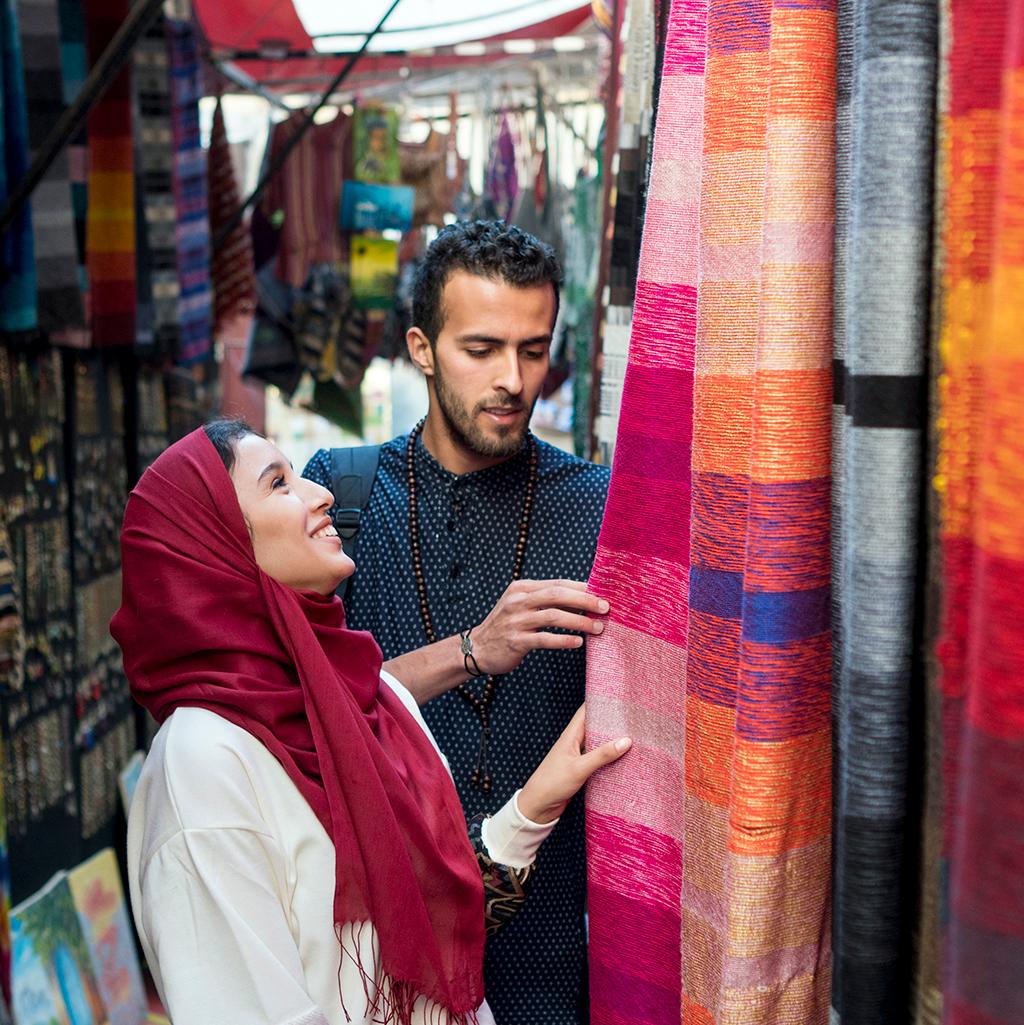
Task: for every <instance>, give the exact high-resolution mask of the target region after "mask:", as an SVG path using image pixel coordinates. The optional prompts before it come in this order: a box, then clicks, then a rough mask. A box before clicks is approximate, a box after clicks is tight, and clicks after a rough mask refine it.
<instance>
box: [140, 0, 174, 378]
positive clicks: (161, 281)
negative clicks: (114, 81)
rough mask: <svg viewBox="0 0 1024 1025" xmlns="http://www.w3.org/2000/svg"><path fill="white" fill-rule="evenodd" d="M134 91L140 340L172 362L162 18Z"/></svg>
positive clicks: (149, 352)
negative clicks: (142, 271) (141, 274)
mask: <svg viewBox="0 0 1024 1025" xmlns="http://www.w3.org/2000/svg"><path fill="white" fill-rule="evenodd" d="M132 58H133V67H132V83H133V87H134V91H135V162H136V168H137V170H138V179H137V180H138V187H139V189H140V191H141V193H142V195H141V206H142V211H143V223H142V224H141V225H140V226H139V228H140V232H141V234H142V235H143V238H144V243H143V244H142V245H140V262H141V260H142V259H143V258H144V259H145V265H146V271H147V273H146V279H147V280H146V282H145V285H146V288H145V291H144V294H143V290H142V283H141V282H140V304H141V305H144V306H145V307H146V308H147V314H148V316H147V328H148V330H147V332H146V336H145V337H143V335H142V332H141V329H140V332H139V333H138V335H137V337H136V344H137V346H138V347H139V352H140V355H143V356H145V357H147V358H150V359H153V360H155V361H166V360H168V359H173V358H174V356H175V354H176V353H177V350H178V340H179V336H180V333H181V329H180V326H179V324H178V303H179V300H180V295H181V287H180V285H179V282H178V251H177V241H176V238H175V233H176V221H177V211H176V209H175V205H174V148H173V145H172V134H171V89H170V72H169V58H168V43H167V22H166V20H165V18H164V17H163V15H162V14H160V15H158V16H157V17H156V18H155V19H154V20H153V21H152V22H151V23H150V25H149V27H148V28H147V29H146V31H145V32H144V33H143V35H142V38H141V39H140V40H139V41H138V43H136V44H135V49H134V50H133V52H132Z"/></svg>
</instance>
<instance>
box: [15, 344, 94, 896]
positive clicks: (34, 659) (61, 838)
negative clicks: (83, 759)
mask: <svg viewBox="0 0 1024 1025" xmlns="http://www.w3.org/2000/svg"><path fill="white" fill-rule="evenodd" d="M64 429H65V389H64V379H63V371H62V366H61V357H60V355H59V353H58V352H57V351H56V350H52V349H51V350H44V351H37V350H24V351H22V350H18V349H13V348H6V347H0V499H2V501H0V508H2V509H3V518H4V526H5V532H6V535H7V543H8V545H9V562H10V574H9V576H10V580H11V591H10V593H11V594H12V595H16V596H17V609H18V613H19V616H20V623H21V630H20V638H19V640H18V642H17V644H18V646H19V649H20V654H19V657H18V660H17V663H18V664H17V671H14V670H13V668H12V666H11V660H8V663H7V664H8V671H7V673H6V674H5V680H4V683H5V687H4V689H3V690H2V691H0V729H2V730H3V734H4V739H5V744H4V759H3V761H4V789H5V791H6V796H7V829H8V843H9V856H10V864H11V865H12V873H11V874H12V879H11V883H12V891H13V897H14V899H15V900H18V899H20V898H21V897H22V896H26V895H27V894H29V893H31V892H32V891H33V890H35V889H36V888H38V886H40V885H41V884H42V883H44V882H45V881H46V879H47V877H48V876H49V875H50V874H52V872H53V871H54V870H55V869H56V868H58V867H61V866H63V865H64V864H65V862H66V860H67V858H68V857H69V854H73V853H75V852H77V850H78V843H79V836H80V830H79V821H78V808H77V800H76V792H77V781H76V777H75V764H74V759H73V751H72V744H73V740H72V734H73V724H72V719H73V711H72V709H73V699H74V692H75V663H76V650H75V633H76V631H75V603H74V590H73V577H72V556H71V537H70V529H69V519H68V514H69V492H68V482H67V476H66V470H65V466H66V462H65V448H64Z"/></svg>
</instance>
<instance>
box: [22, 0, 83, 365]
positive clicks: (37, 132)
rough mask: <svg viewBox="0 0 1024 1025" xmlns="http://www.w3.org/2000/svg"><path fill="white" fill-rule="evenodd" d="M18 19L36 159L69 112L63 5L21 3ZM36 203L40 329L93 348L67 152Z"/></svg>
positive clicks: (36, 0) (45, 0)
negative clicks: (60, 7)
mask: <svg viewBox="0 0 1024 1025" xmlns="http://www.w3.org/2000/svg"><path fill="white" fill-rule="evenodd" d="M18 14H19V19H20V22H21V47H22V54H23V57H24V65H25V92H26V97H27V104H28V133H29V150H30V156H32V155H34V153H35V150H36V149H38V147H39V146H40V145H41V144H42V143H43V142H44V141H45V139H46V138H47V136H48V135H49V134H50V133H51V132H52V131H53V129H54V128H55V127H56V124H57V121H58V120H59V119H60V116H61V114H63V112H64V107H65V104H64V80H63V75H62V73H61V62H60V53H61V51H60V19H59V17H58V9H57V0H18ZM31 202H32V224H33V228H34V229H35V261H36V276H37V286H38V289H39V295H38V305H39V327H40V329H41V330H42V331H44V332H46V334H47V335H48V336H49V338H50V339H51V341H54V342H57V343H58V344H67V345H77V346H84V345H87V344H88V341H89V338H88V334H87V333H86V331H85V312H84V307H83V304H82V291H81V287H80V282H79V274H78V256H77V251H76V247H75V230H74V215H73V213H72V211H71V178H70V164H69V157H68V151H67V149H62V150H61V151H60V152H59V153H58V154H57V156H56V157H55V158H54V160H53V163H52V164H51V165H50V168H49V170H48V171H47V172H46V174H45V175H44V177H43V179H42V181H41V182H40V183H39V184H38V185H37V186H36V188H35V191H34V192H33V193H32V200H31Z"/></svg>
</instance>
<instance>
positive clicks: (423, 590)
mask: <svg viewBox="0 0 1024 1025" xmlns="http://www.w3.org/2000/svg"><path fill="white" fill-rule="evenodd" d="M425 423H426V419H425V418H424V419H423V420H421V421H420V422H419V423H418V424H417V425H416V426H415V427H414V428H413V430H412V433H410V435H409V441H408V443H407V444H406V449H405V477H406V482H407V484H408V487H409V545H410V547H411V549H412V571H413V576H414V577H415V578H416V594H417V597H418V598H419V605H420V618H421V619H422V620H423V629H424V631H425V632H426V635H427V643H428V644H435V643H436V642H437V634H436V633H435V631H434V621H433V618H432V617H431V615H430V605H429V603H428V601H427V580H426V576H425V575H424V572H423V552H422V549H421V548H420V525H419V505H418V496H417V492H416V467H415V458H414V457H415V453H416V439H417V438H418V437H419V436H420V435H421V434H422V433H423V427H424V424H425ZM526 438H527V444H528V445H529V448H530V472H529V476H528V477H527V479H526V491H525V492H524V494H523V510H522V512H521V513H520V514H519V535H518V537H517V539H516V550H515V561H514V563H513V567H512V579H513V580H518V579H519V578H520V577H521V576H522V572H523V560H524V559H525V558H526V540H527V537H528V536H529V533H530V513H531V512H532V511H533V499H534V495H535V494H536V492H537V439H536V438H534V436H533V435H532V434H531V433H530V432H529V431H527V434H526ZM498 679H499V677H496V676H487V677H485V679H484V684H483V689H482V691H481V692H480V693H479V694H477V693H475V692H474V691H473V690H471V689H470V688H469V687H468V686H467V685H466V684H464V683H463V684H460V685H459V686H458V687H457V688H456V693H457V694H458V695H459V696H460V697H461V698H462V700H463V701H465V702H466V704H468V705H469V706H470V708H472V709H473V711H474V712H476V716H477V718H478V719H479V720H480V751H479V753H478V755H477V763H476V766H475V767H474V769H473V773H472V775H471V776H470V782H471V783H472V784H473V786H478V787H480V789H481V790H483V792H484V793H485V794H489V793H490V792H491V788H492V787H493V786H494V780H493V778H492V776H491V774H490V771H489V770H488V768H487V742H488V741H489V740H490V736H491V706H492V705H493V704H494V696H495V694H496V692H497V689H498Z"/></svg>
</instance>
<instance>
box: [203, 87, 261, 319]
mask: <svg viewBox="0 0 1024 1025" xmlns="http://www.w3.org/2000/svg"><path fill="white" fill-rule="evenodd" d="M207 185H208V188H207V192H208V195H209V198H210V237H211V238H214V239H216V238H217V236H218V235H219V234H220V232H221V229H222V228H223V227H224V225H225V224H227V222H228V221H229V220H230V219H231V217H232V215H233V214H234V213H235V211H236V210H237V209H238V207H239V206H240V205H241V202H242V199H241V197H240V196H239V194H238V183H237V182H236V181H235V169H234V166H233V165H232V163H231V146H230V144H229V143H228V133H227V128H226V127H225V126H224V111H223V110H222V108H221V102H220V97H219V96H218V97H217V106H216V107H215V108H214V111H213V128H212V129H211V131H210V152H209V159H208V162H207ZM211 279H212V281H213V299H214V306H213V324H214V330H215V331H217V330H219V329H220V328H222V327H223V326H224V324H225V323H226V322H227V321H228V320H229V319H230V318H231V317H233V316H235V315H236V314H237V313H238V312H240V310H242V309H244V308H245V307H246V306H247V305H248V304H249V303H250V302H251V301H252V299H253V291H254V282H253V266H252V236H251V235H250V233H249V226H248V225H247V224H246V223H245V222H244V221H239V222H238V224H236V225H235V227H234V228H233V229H232V230H231V231H230V232H229V233H228V236H227V238H226V239H225V240H224V243H223V244H222V245H221V246H220V248H219V249H216V250H214V253H213V258H212V264H211Z"/></svg>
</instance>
